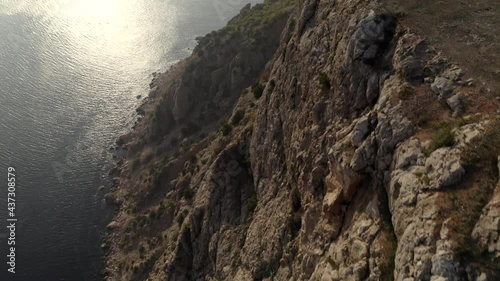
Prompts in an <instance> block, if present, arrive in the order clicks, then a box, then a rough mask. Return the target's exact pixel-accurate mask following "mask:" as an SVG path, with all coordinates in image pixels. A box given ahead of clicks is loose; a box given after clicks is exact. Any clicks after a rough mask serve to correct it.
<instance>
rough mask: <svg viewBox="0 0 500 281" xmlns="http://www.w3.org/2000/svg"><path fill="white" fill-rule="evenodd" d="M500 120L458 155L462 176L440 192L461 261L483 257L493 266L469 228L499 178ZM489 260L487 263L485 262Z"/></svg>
mask: <svg viewBox="0 0 500 281" xmlns="http://www.w3.org/2000/svg"><path fill="white" fill-rule="evenodd" d="M498 143H500V119H498V118H497V119H494V120H492V121H491V122H490V124H489V125H488V126H487V128H486V132H485V134H484V135H483V136H482V137H480V138H479V139H478V140H477V141H475V142H473V143H472V144H471V145H469V147H467V148H466V149H465V151H464V152H463V154H462V164H463V165H464V166H465V167H466V171H467V174H466V178H465V179H464V181H463V182H462V183H461V184H460V185H459V186H457V187H455V188H453V190H449V191H448V192H443V193H441V194H440V196H442V200H440V201H441V202H446V204H445V206H444V209H443V210H442V211H443V212H444V213H445V214H448V215H447V217H450V218H451V221H450V223H449V225H448V227H449V228H450V229H451V231H452V236H453V237H454V241H455V245H454V246H455V251H456V253H457V255H458V256H459V257H460V258H461V259H462V260H463V261H464V262H465V263H467V262H471V261H479V260H483V259H484V260H485V263H486V264H488V263H490V265H491V266H492V268H491V269H496V268H495V266H496V267H498V265H495V264H494V262H493V260H492V259H491V257H489V256H488V255H487V254H486V252H485V251H484V250H485V249H481V248H480V247H479V245H478V244H477V243H476V242H475V241H474V240H472V239H471V233H472V230H473V228H474V226H475V224H476V222H477V221H478V219H479V216H480V215H481V211H482V209H483V208H484V206H485V205H486V204H487V202H488V201H489V200H490V199H491V195H492V193H493V191H494V188H495V186H496V184H497V182H498V180H499V178H498V173H499V171H498V169H497V167H496V164H497V156H498V155H499V154H500V146H499V145H498ZM488 261H489V262H488Z"/></svg>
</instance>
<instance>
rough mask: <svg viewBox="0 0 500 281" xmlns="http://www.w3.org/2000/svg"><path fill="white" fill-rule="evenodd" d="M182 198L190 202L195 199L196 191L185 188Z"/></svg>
mask: <svg viewBox="0 0 500 281" xmlns="http://www.w3.org/2000/svg"><path fill="white" fill-rule="evenodd" d="M181 196H182V198H185V199H187V200H190V199H192V198H193V197H194V190H193V189H192V188H191V187H189V186H188V187H185V188H184V189H182V192H181Z"/></svg>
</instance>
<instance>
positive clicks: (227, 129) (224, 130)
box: [220, 123, 233, 136]
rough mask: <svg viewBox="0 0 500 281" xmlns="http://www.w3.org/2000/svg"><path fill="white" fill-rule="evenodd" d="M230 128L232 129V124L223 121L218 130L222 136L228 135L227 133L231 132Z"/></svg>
mask: <svg viewBox="0 0 500 281" xmlns="http://www.w3.org/2000/svg"><path fill="white" fill-rule="evenodd" d="M232 130H233V126H231V125H230V124H228V123H223V124H222V125H221V127H220V131H221V132H222V135H223V136H227V135H229V133H231V131H232Z"/></svg>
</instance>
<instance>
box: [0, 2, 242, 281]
mask: <svg viewBox="0 0 500 281" xmlns="http://www.w3.org/2000/svg"><path fill="white" fill-rule="evenodd" d="M245 3H246V2H243V1H238V0H182V1H181V0H135V1H134V0H0V188H1V190H0V198H1V200H0V245H1V246H0V256H1V257H2V258H1V261H2V262H1V263H0V280H22V281H25V280H26V281H53V280H68V281H78V280H101V277H100V276H99V272H100V271H101V270H102V262H101V254H102V253H101V250H100V239H101V237H102V235H103V233H104V226H105V225H106V222H107V221H108V220H109V218H110V217H111V215H112V210H111V209H110V208H108V207H107V206H106V205H105V204H104V203H103V200H102V198H103V195H104V192H105V191H99V189H98V187H99V186H101V185H105V186H106V187H108V186H109V179H108V178H107V177H106V175H107V171H108V170H109V169H110V168H111V167H112V166H113V159H112V155H111V153H110V152H109V147H111V146H112V145H113V143H114V140H115V139H116V137H117V136H119V135H120V134H122V133H124V132H126V131H127V130H128V129H129V128H130V126H131V124H132V123H133V121H134V109H135V108H136V107H137V105H138V103H139V102H140V101H138V100H137V99H136V96H137V95H143V96H144V95H145V94H147V90H148V84H149V82H150V80H151V78H152V77H151V73H152V72H154V71H163V70H165V69H167V68H168V66H169V65H170V64H172V63H173V62H175V61H176V60H178V59H180V58H182V57H185V56H186V55H188V54H189V52H190V49H191V48H192V47H194V45H195V38H196V37H197V36H199V35H203V34H205V33H207V32H209V31H211V30H214V29H218V28H220V27H221V26H222V25H223V24H224V23H225V22H227V20H228V19H229V18H230V17H231V16H232V15H234V14H236V13H237V11H238V10H239V9H240V8H241V7H242V6H244V4H245ZM8 166H13V167H15V169H16V176H17V184H18V187H17V197H16V203H17V206H16V207H17V209H16V216H17V218H18V220H19V221H18V222H17V228H16V232H17V236H16V246H17V248H16V274H15V275H12V274H7V265H6V262H7V257H6V255H7V254H8V252H7V240H6V235H7V231H6V230H5V229H6V228H5V225H6V224H7V223H6V216H7V203H6V193H7V180H6V177H7V167H8ZM1 174H3V175H1ZM106 190H107V188H106ZM2 225H3V226H2Z"/></svg>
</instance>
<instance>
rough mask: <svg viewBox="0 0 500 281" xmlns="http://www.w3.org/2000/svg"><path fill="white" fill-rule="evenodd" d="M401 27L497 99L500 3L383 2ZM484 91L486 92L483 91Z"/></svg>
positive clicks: (492, 0) (499, 88)
mask: <svg viewBox="0 0 500 281" xmlns="http://www.w3.org/2000/svg"><path fill="white" fill-rule="evenodd" d="M384 4H385V6H386V7H387V8H388V9H389V10H390V11H391V12H396V13H400V14H401V15H403V17H402V19H401V23H402V24H403V25H405V26H408V27H410V28H411V29H412V31H414V32H416V33H417V34H419V35H422V36H423V37H425V38H426V39H428V40H429V41H430V43H431V44H432V45H433V46H435V47H437V49H439V50H441V51H443V54H444V55H445V56H446V57H448V58H450V59H451V60H452V61H456V62H458V63H459V64H460V65H461V66H463V67H464V70H465V71H466V72H467V73H468V74H469V75H470V76H471V77H474V78H476V79H481V80H482V82H484V83H486V85H485V88H486V89H488V88H490V89H491V93H489V94H491V95H493V96H500V79H498V76H499V75H500V32H498V30H500V1H498V0H475V1H465V0H459V1H455V0H441V1H435V0H384ZM486 91H487V90H486Z"/></svg>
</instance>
